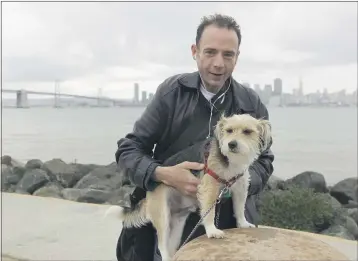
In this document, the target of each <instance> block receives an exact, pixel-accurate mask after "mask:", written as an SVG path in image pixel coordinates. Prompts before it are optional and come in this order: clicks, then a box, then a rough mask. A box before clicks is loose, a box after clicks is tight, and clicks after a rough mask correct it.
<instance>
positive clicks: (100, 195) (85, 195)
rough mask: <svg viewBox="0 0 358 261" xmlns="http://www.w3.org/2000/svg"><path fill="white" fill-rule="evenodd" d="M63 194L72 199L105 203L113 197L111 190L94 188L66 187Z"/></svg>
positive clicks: (64, 196)
mask: <svg viewBox="0 0 358 261" xmlns="http://www.w3.org/2000/svg"><path fill="white" fill-rule="evenodd" d="M61 195H62V197H63V198H65V199H68V200H71V201H77V202H87V203H95V204H103V203H106V202H107V200H108V199H110V198H111V195H112V193H111V192H110V191H105V190H100V189H92V188H85V189H77V188H65V189H63V190H62V191H61Z"/></svg>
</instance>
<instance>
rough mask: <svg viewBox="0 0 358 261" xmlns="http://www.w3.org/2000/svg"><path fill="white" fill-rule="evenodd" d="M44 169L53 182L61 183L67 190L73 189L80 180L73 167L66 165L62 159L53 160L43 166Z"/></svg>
mask: <svg viewBox="0 0 358 261" xmlns="http://www.w3.org/2000/svg"><path fill="white" fill-rule="evenodd" d="M42 169H44V170H46V172H47V173H48V174H49V176H50V177H51V179H52V180H56V181H58V182H60V184H61V185H62V186H63V187H65V188H70V187H73V186H74V185H75V184H76V182H77V181H78V180H79V179H80V176H79V175H78V173H77V172H76V168H75V167H74V166H73V165H69V164H66V163H65V162H64V161H63V160H61V159H52V160H50V161H47V162H45V163H44V164H43V166H42Z"/></svg>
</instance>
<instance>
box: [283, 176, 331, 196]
mask: <svg viewBox="0 0 358 261" xmlns="http://www.w3.org/2000/svg"><path fill="white" fill-rule="evenodd" d="M284 186H285V187H286V188H288V187H291V186H296V187H300V188H311V189H313V190H314V192H322V193H326V192H328V188H327V184H326V180H325V178H324V176H323V175H322V174H321V173H318V172H315V171H304V172H302V173H300V174H298V175H296V176H294V177H293V178H290V179H288V180H286V181H285V184H284Z"/></svg>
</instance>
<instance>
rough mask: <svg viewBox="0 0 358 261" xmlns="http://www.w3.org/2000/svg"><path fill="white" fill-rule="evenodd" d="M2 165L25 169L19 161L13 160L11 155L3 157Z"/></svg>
mask: <svg viewBox="0 0 358 261" xmlns="http://www.w3.org/2000/svg"><path fill="white" fill-rule="evenodd" d="M1 164H5V165H7V166H11V167H24V164H22V163H21V162H20V161H18V160H15V159H13V158H12V157H10V156H9V155H4V156H1Z"/></svg>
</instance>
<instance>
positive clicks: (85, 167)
mask: <svg viewBox="0 0 358 261" xmlns="http://www.w3.org/2000/svg"><path fill="white" fill-rule="evenodd" d="M69 165H70V166H73V167H74V168H75V170H76V173H79V174H80V175H79V176H80V179H81V178H83V177H84V176H85V175H87V174H88V173H90V172H91V171H93V170H94V169H96V168H99V167H103V166H101V165H97V164H80V163H70V164H69Z"/></svg>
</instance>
